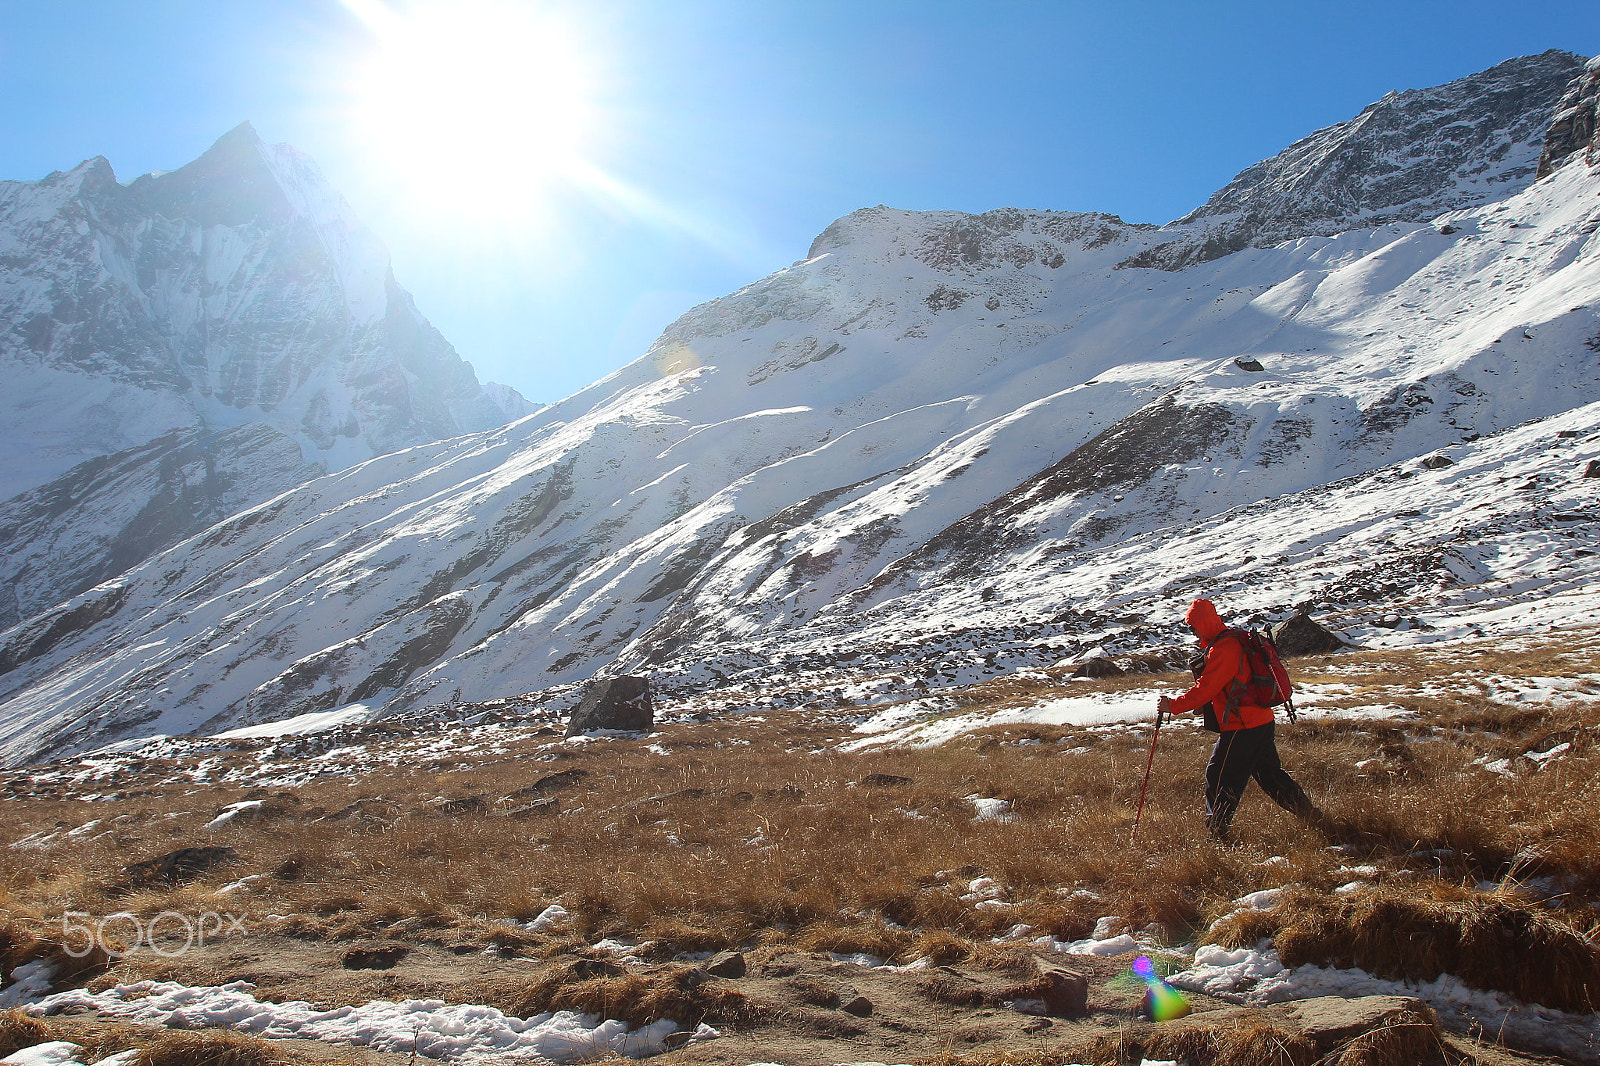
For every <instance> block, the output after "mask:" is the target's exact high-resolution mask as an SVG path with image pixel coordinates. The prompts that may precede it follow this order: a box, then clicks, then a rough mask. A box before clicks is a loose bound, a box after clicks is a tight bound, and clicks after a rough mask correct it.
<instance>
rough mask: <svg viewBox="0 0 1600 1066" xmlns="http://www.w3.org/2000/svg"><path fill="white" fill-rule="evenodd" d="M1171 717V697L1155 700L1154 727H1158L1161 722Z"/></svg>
mask: <svg viewBox="0 0 1600 1066" xmlns="http://www.w3.org/2000/svg"><path fill="white" fill-rule="evenodd" d="M1171 716H1172V697H1171V696H1162V697H1160V698H1159V699H1157V700H1156V725H1157V726H1158V727H1159V726H1160V725H1161V723H1162V722H1163V721H1165V720H1166V719H1167V718H1170V717H1171Z"/></svg>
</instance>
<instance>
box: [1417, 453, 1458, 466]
mask: <svg viewBox="0 0 1600 1066" xmlns="http://www.w3.org/2000/svg"><path fill="white" fill-rule="evenodd" d="M1422 465H1423V466H1425V467H1427V468H1428V469H1429V470H1443V469H1444V468H1445V467H1447V466H1454V465H1455V464H1454V463H1453V462H1451V461H1450V457H1449V456H1448V455H1430V456H1428V457H1427V458H1426V459H1424V460H1422Z"/></svg>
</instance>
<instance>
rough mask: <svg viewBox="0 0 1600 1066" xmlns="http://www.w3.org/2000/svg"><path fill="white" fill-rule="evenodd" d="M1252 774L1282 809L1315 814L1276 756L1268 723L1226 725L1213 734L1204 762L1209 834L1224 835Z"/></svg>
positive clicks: (1305, 815)
mask: <svg viewBox="0 0 1600 1066" xmlns="http://www.w3.org/2000/svg"><path fill="white" fill-rule="evenodd" d="M1252 777H1253V778H1255V779H1256V783H1257V784H1259V785H1260V786H1261V789H1262V791H1263V792H1265V793H1266V794H1267V795H1268V796H1270V797H1271V798H1272V802H1274V803H1276V804H1277V805H1278V806H1280V807H1282V808H1283V809H1284V810H1286V811H1288V812H1289V813H1291V814H1293V815H1295V816H1297V817H1299V818H1311V817H1314V816H1315V814H1316V810H1317V808H1316V806H1315V805H1314V804H1313V803H1312V802H1311V799H1310V797H1308V796H1307V795H1306V794H1305V791H1304V790H1303V789H1302V788H1301V787H1300V786H1299V785H1297V784H1295V782H1294V778H1292V777H1290V776H1289V773H1288V771H1287V770H1285V769H1284V768H1283V764H1282V763H1281V762H1279V760H1278V744H1277V741H1276V739H1274V737H1273V727H1272V723H1271V722H1268V723H1267V724H1266V725H1258V726H1255V727H1254V728H1251V729H1230V730H1227V731H1226V732H1224V733H1223V734H1222V735H1221V736H1219V737H1217V744H1216V747H1214V748H1212V749H1211V761H1210V762H1208V763H1207V764H1206V828H1207V829H1209V830H1211V835H1212V836H1215V837H1218V838H1220V839H1224V840H1225V839H1227V836H1228V828H1229V826H1231V825H1232V824H1233V814H1234V812H1235V811H1236V810H1238V809H1239V798H1240V797H1241V796H1243V795H1244V790H1245V786H1246V785H1248V784H1249V783H1250V779H1251V778H1252Z"/></svg>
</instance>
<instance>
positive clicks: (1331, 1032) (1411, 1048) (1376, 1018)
mask: <svg viewBox="0 0 1600 1066" xmlns="http://www.w3.org/2000/svg"><path fill="white" fill-rule="evenodd" d="M1289 1016H1290V1017H1291V1018H1292V1019H1293V1020H1294V1021H1295V1022H1297V1023H1298V1024H1299V1026H1300V1030H1301V1032H1302V1033H1303V1034H1304V1035H1305V1037H1306V1038H1307V1039H1308V1040H1310V1041H1311V1042H1312V1043H1313V1044H1315V1045H1316V1049H1317V1053H1318V1054H1319V1055H1331V1054H1333V1053H1334V1052H1339V1053H1340V1054H1341V1055H1343V1053H1344V1051H1345V1049H1347V1048H1352V1047H1353V1046H1356V1045H1358V1044H1359V1046H1360V1048H1361V1049H1362V1050H1363V1051H1366V1052H1367V1053H1368V1054H1369V1056H1370V1057H1367V1058H1363V1059H1361V1061H1363V1062H1365V1061H1378V1062H1401V1061H1405V1062H1413V1063H1418V1064H1421V1063H1425V1062H1430V1061H1435V1062H1437V1061H1440V1058H1439V1053H1440V1042H1439V1023H1438V1019H1437V1018H1436V1017H1435V1016H1434V1013H1433V1008H1432V1007H1429V1006H1428V1005H1427V1004H1426V1003H1424V1002H1422V1000H1420V999H1411V998H1409V997H1407V996H1361V997H1359V998H1357V999H1344V998H1343V997H1340V996H1322V997H1320V998H1317V999H1304V1000H1300V1001H1299V1002H1297V1003H1295V1004H1293V1005H1292V1006H1290V1008H1289ZM1339 1061H1341V1062H1343V1061H1345V1059H1344V1058H1343V1057H1341V1058H1340V1060H1339Z"/></svg>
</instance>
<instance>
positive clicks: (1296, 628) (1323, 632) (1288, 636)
mask: <svg viewBox="0 0 1600 1066" xmlns="http://www.w3.org/2000/svg"><path fill="white" fill-rule="evenodd" d="M1272 642H1273V643H1274V644H1276V645H1277V646H1278V654H1279V655H1281V656H1283V657H1284V658H1288V657H1290V656H1293V655H1327V654H1329V653H1331V652H1336V651H1342V650H1343V649H1345V648H1348V647H1350V645H1349V644H1348V643H1347V642H1345V641H1343V640H1341V639H1339V637H1338V635H1337V634H1335V633H1334V632H1333V631H1332V630H1330V629H1326V628H1324V627H1323V626H1321V625H1318V624H1317V623H1316V622H1314V621H1312V620H1311V616H1310V615H1307V614H1297V615H1294V616H1293V617H1292V618H1289V619H1288V620H1287V621H1283V622H1279V623H1278V624H1277V625H1275V626H1273V627H1272Z"/></svg>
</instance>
